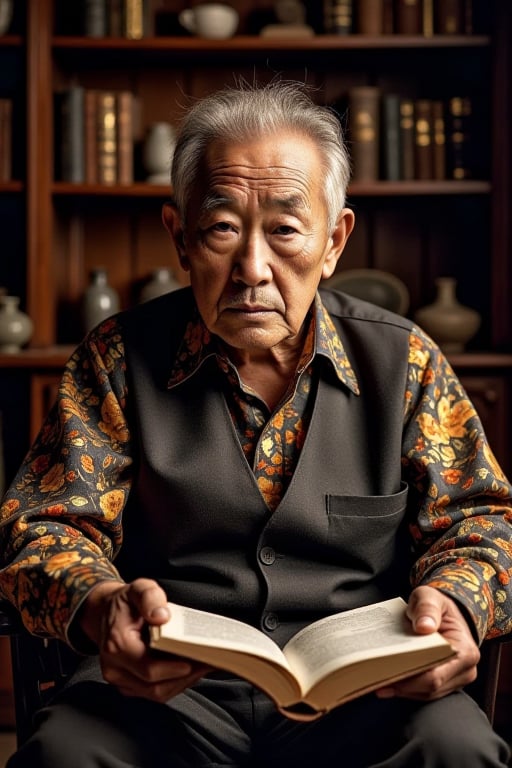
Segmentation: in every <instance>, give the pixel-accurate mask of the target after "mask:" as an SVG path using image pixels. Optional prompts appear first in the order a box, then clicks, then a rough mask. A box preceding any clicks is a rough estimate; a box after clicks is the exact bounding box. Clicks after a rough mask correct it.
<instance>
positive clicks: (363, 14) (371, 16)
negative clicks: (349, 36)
mask: <svg viewBox="0 0 512 768" xmlns="http://www.w3.org/2000/svg"><path fill="white" fill-rule="evenodd" d="M356 29H357V32H359V33H360V34H361V35H382V34H383V33H384V0H358V3H357V16H356Z"/></svg>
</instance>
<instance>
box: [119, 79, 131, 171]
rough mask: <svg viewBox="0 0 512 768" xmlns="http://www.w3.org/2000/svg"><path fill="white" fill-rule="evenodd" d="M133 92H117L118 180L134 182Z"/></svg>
mask: <svg viewBox="0 0 512 768" xmlns="http://www.w3.org/2000/svg"><path fill="white" fill-rule="evenodd" d="M133 110H134V106H133V94H132V93H131V91H119V92H118V93H116V129H117V136H116V144H117V181H118V183H119V184H132V183H133Z"/></svg>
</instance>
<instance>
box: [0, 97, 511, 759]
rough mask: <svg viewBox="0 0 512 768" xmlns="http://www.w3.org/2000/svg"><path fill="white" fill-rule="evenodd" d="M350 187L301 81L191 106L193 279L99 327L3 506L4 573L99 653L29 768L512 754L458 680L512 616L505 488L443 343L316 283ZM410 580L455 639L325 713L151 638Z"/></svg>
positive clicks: (188, 196) (172, 229)
mask: <svg viewBox="0 0 512 768" xmlns="http://www.w3.org/2000/svg"><path fill="white" fill-rule="evenodd" d="M348 181H349V160H348V157H347V152H346V148H345V146H344V143H343V140H342V137H341V135H340V128H339V124H338V121H337V119H336V117H335V116H334V115H333V114H331V112H330V111H329V110H327V109H325V108H321V107H318V106H315V105H314V104H313V102H312V101H311V100H310V98H309V96H308V94H307V92H306V90H305V89H304V88H303V87H300V86H299V85H294V84H290V83H284V84H280V83H274V84H272V85H270V86H266V87H264V88H257V87H248V86H247V87H245V86H242V87H239V88H233V89H226V90H225V91H221V92H218V93H216V94H213V95H212V96H210V97H208V98H206V99H204V100H202V101H199V102H197V103H196V104H195V105H194V106H193V108H192V109H191V110H190V112H189V113H188V115H187V116H186V117H185V119H184V121H183V124H182V126H181V130H180V134H179V138H178V143H177V147H176V151H175V155H174V161H173V169H172V183H173V190H174V195H175V197H174V202H173V204H172V205H171V204H168V205H166V206H165V207H164V211H163V219H164V223H165V226H166V227H167V229H168V230H169V233H170V235H171V237H172V239H173V241H174V243H175V245H176V248H177V250H178V254H179V258H180V260H181V263H182V265H183V267H184V268H185V269H186V270H188V271H189V273H190V282H191V288H190V289H188V288H187V289H183V290H182V291H177V292H174V293H172V294H168V295H166V296H164V297H161V298H159V299H156V300H154V301H151V302H148V303H145V304H143V305H141V306H139V307H136V308H134V309H132V310H129V311H127V312H123V313H120V314H118V315H116V316H114V317H113V318H111V319H109V320H107V321H105V322H103V323H102V324H101V325H100V326H99V327H97V328H96V329H94V330H93V331H92V332H91V333H90V334H88V336H87V337H86V338H85V339H84V341H83V342H82V344H81V345H80V346H79V347H78V349H77V350H76V351H75V353H74V354H73V355H72V357H71V359H70V360H69V362H68V364H67V366H66V369H65V372H64V375H63V378H62V385H61V388H60V392H59V397H58V402H57V404H56V407H55V408H54V409H53V410H52V412H51V414H50V416H49V418H48V420H47V421H46V423H45V425H44V426H43V428H42V431H41V433H40V435H39V436H38V438H37V439H36V441H35V443H34V445H33V447H32V449H31V452H30V453H29V455H28V457H27V459H26V460H25V462H24V464H23V466H22V467H21V468H20V471H19V473H18V475H17V477H16V479H15V481H14V483H13V485H12V487H11V489H10V491H9V492H8V494H7V496H6V498H5V500H4V503H3V506H2V509H1V524H2V527H1V529H0V530H1V547H0V551H1V553H2V554H1V558H2V571H1V575H0V593H1V594H2V595H3V596H5V597H7V598H8V599H9V600H10V601H12V602H13V603H14V604H15V605H16V606H17V607H18V609H19V610H20V612H21V615H22V617H23V620H24V622H25V624H26V626H27V627H28V628H29V629H30V630H31V631H33V632H35V633H38V634H41V635H50V636H56V637H59V638H61V639H63V640H64V641H66V642H68V643H69V644H71V645H72V646H74V647H75V648H76V649H77V650H78V651H80V652H81V653H82V654H84V656H85V658H84V660H82V662H81V664H80V665H79V669H78V671H77V674H76V675H75V677H74V678H73V679H72V681H71V682H70V684H69V685H68V686H67V687H66V689H65V690H64V692H62V693H61V694H60V695H58V696H57V697H56V698H55V701H54V702H53V703H52V704H51V706H49V707H47V708H46V709H45V711H43V712H42V713H41V716H40V718H39V720H38V723H37V727H36V729H35V731H34V734H33V736H32V737H31V738H30V739H29V741H28V742H27V743H26V744H25V745H24V746H23V747H22V748H21V749H20V750H19V751H18V752H17V754H16V755H15V756H14V757H13V758H12V759H11V761H10V763H9V765H10V768H19V767H20V766H30V768H38V767H41V768H43V767H44V768H81V766H84V768H85V766H87V768H93V767H98V768H99V767H100V766H102V767H103V768H114V767H118V766H127V765H130V766H140V768H143V767H147V766H151V768H155V767H156V768H159V767H160V766H161V767H162V768H163V767H164V766H165V767H167V766H168V767H169V768H171V767H172V768H174V767H175V766H180V768H181V767H182V766H190V767H192V766H193V767H194V768H200V766H249V765H251V766H266V768H269V767H270V766H280V767H282V766H297V767H298V768H302V767H303V766H304V767H305V766H311V765H312V764H313V763H314V764H315V765H318V766H320V765H322V766H324V765H325V766H346V768H358V767H359V766H361V767H363V766H365V767H368V766H387V767H389V768H395V767H397V768H398V766H400V767H404V766H407V767H408V768H420V767H421V766H432V767H433V766H436V767H437V768H439V767H440V766H445V768H458V767H459V768H476V767H477V766H504V765H506V762H507V759H508V752H507V747H506V745H505V744H504V743H503V742H502V741H501V739H499V738H498V736H497V735H496V734H495V733H494V732H493V730H492V729H491V727H490V725H489V723H488V722H487V720H486V718H485V716H484V715H483V713H482V712H481V711H480V710H479V709H478V707H477V706H476V704H475V703H474V702H473V701H472V699H470V698H469V697H468V696H467V695H466V694H465V693H464V692H462V690H461V689H462V688H463V687H464V685H466V684H467V683H469V682H470V681H471V680H473V679H474V676H475V674H476V664H477V662H478V659H479V651H478V644H479V643H480V642H481V641H482V640H483V639H484V637H486V636H494V635H498V634H500V633H504V632H508V631H510V629H511V627H512V590H511V587H510V570H511V561H510V541H511V535H512V501H511V497H512V489H511V487H510V485H509V483H508V481H507V479H506V478H505V477H504V475H503V473H502V471H501V470H500V468H499V466H498V465H497V463H496V461H495V459H494V457H493V454H492V452H491V450H490V448H489V446H488V444H487V441H486V438H485V435H484V433H483V431H482V426H481V424H480V421H479V419H478V416H477V414H476V413H475V410H474V408H473V406H472V404H471V403H470V402H469V400H468V398H467V396H466V394H465V392H464V390H463V388H462V387H461V385H460V383H459V381H458V380H457V378H456V376H455V375H454V373H453V371H452V370H451V368H450V366H449V364H448V362H447V361H446V359H445V358H444V357H443V355H442V353H441V352H440V350H439V349H438V347H437V346H436V345H435V344H434V343H433V342H432V340H430V339H429V338H428V337H427V336H426V335H425V334H424V333H423V332H422V331H421V330H420V329H419V328H417V327H415V325H414V324H413V323H412V322H410V321H409V320H407V319H404V318H403V317H399V316H397V315H394V314H392V313H389V312H387V311H385V310H383V309H380V308H378V307H375V306H372V305H370V304H367V303H364V302H361V301H359V300H355V299H352V298H350V297H348V296H346V295H343V294H342V293H336V292H332V291H325V290H320V291H319V286H320V284H321V281H322V280H323V279H325V278H329V277H330V276H331V275H332V274H333V272H334V270H335V268H336V265H337V263H338V259H339V258H340V255H341V253H342V251H343V249H344V246H345V244H346V242H347V239H348V237H349V236H350V233H351V231H352V228H353V225H354V214H353V212H352V210H351V209H349V208H347V207H345V191H346V188H347V185H348ZM269 552H271V553H272V555H273V556H272V557H267V556H265V553H269ZM395 595H402V596H403V597H404V598H405V599H406V600H407V601H408V609H407V611H408V616H409V618H410V620H411V623H412V627H413V629H414V631H416V632H418V633H429V632H432V631H434V630H439V631H440V632H441V633H442V634H443V635H444V636H445V637H446V638H447V639H448V640H449V641H450V643H451V644H452V646H453V647H454V649H455V650H456V652H457V653H456V656H455V657H454V658H453V659H451V660H449V661H448V662H446V663H444V664H441V665H439V666H437V667H436V668H435V669H433V670H431V671H428V672H424V673H422V674H419V675H416V676H414V677H411V678H409V679H407V680H405V681H402V682H399V683H396V684H395V685H392V686H389V687H386V688H383V689H381V690H379V691H378V692H377V693H376V694H369V695H366V696H363V697H360V698H358V699H356V700H355V701H352V702H350V703H348V704H345V705H343V706H340V707H338V708H336V709H335V710H333V711H332V712H331V713H330V714H328V715H325V716H324V717H322V718H320V719H319V720H317V721H315V722H313V723H306V724H304V723H297V722H293V721H291V720H288V719H287V718H285V717H283V716H282V715H281V714H280V713H279V712H278V711H277V710H276V708H275V706H274V704H273V703H272V701H270V700H269V699H268V698H267V697H266V696H265V695H264V694H263V693H262V692H261V691H260V690H258V689H257V688H255V687H253V686H251V685H250V684H249V683H247V682H245V681H243V680H240V679H237V678H235V677H234V676H232V675H229V674H227V673H223V672H222V671H219V670H211V669H208V668H205V667H204V666H201V665H199V664H197V663H193V662H190V661H187V660H186V659H181V658H174V657H172V656H167V657H166V656H162V655H156V654H154V653H152V652H151V651H150V650H148V646H147V643H146V628H147V625H148V624H149V625H151V624H155V625H157V624H161V623H163V622H164V621H166V620H167V619H168V607H167V600H168V599H170V600H173V601H175V602H179V603H184V604H186V605H190V606H194V607H197V608H203V609H206V610H209V611H213V612H216V613H221V614H225V615H228V616H232V617H236V618H240V619H242V620H245V621H247V622H249V623H251V624H254V625H255V626H257V627H260V628H261V629H263V631H265V632H267V633H268V634H269V635H270V636H271V637H272V638H273V639H275V640H276V642H278V643H279V644H280V645H282V644H284V643H285V641H286V640H287V639H288V638H289V637H290V636H291V635H292V634H293V633H295V632H296V631H297V630H298V629H299V628H300V627H302V626H304V625H306V624H308V623H310V622H311V621H313V620H315V619H318V618H320V617H322V616H327V615H329V614H332V613H334V612H337V611H342V610H345V609H348V608H354V607H357V606H362V605H368V604H370V603H374V602H377V601H379V600H383V599H385V598H388V597H393V596H395Z"/></svg>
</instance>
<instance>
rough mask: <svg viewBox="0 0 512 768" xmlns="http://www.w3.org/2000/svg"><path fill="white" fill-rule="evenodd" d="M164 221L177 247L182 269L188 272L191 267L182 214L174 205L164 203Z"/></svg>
mask: <svg viewBox="0 0 512 768" xmlns="http://www.w3.org/2000/svg"><path fill="white" fill-rule="evenodd" d="M162 221H163V223H164V227H165V228H166V230H167V231H168V233H169V235H170V236H171V239H172V241H173V243H174V245H175V246H176V251H177V253H178V258H179V260H180V264H181V267H182V269H184V270H185V271H187V272H188V270H189V268H190V265H189V261H188V258H187V254H186V253H185V233H184V231H183V223H182V220H181V216H180V213H179V211H178V209H177V208H176V206H175V205H174V203H164V204H163V206H162Z"/></svg>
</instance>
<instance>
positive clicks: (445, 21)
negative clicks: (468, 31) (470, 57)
mask: <svg viewBox="0 0 512 768" xmlns="http://www.w3.org/2000/svg"><path fill="white" fill-rule="evenodd" d="M436 11H437V14H436V15H437V24H436V26H437V31H438V33H439V34H440V35H460V34H463V33H465V20H464V8H463V0H437V8H436Z"/></svg>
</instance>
